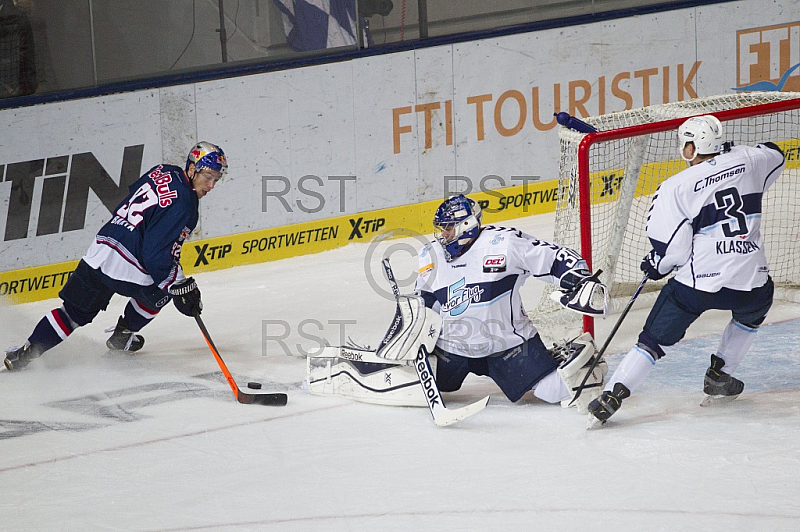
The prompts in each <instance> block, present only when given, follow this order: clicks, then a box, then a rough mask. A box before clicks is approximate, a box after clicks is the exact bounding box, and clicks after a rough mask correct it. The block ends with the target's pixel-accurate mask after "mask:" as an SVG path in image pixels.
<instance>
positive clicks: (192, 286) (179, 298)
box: [169, 277, 203, 316]
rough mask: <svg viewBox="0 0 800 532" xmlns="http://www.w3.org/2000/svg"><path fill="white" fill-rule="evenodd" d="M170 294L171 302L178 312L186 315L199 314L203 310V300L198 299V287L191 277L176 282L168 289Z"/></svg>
mask: <svg viewBox="0 0 800 532" xmlns="http://www.w3.org/2000/svg"><path fill="white" fill-rule="evenodd" d="M169 293H170V294H172V296H173V299H172V302H173V303H175V308H176V309H178V312H180V313H181V314H185V315H186V316H199V315H200V312H202V310H203V302H202V301H201V300H200V289H199V288H197V283H196V282H194V278H193V277H189V278H187V279H184V280H183V281H180V282H177V283H175V284H174V285H172V287H170V289H169Z"/></svg>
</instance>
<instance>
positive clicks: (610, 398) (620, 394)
mask: <svg viewBox="0 0 800 532" xmlns="http://www.w3.org/2000/svg"><path fill="white" fill-rule="evenodd" d="M630 395H631V391H630V390H629V389H628V388H627V387H626V386H625V385H624V384H622V383H621V382H618V383H616V384H614V389H613V390H612V391H610V392H609V391H605V392H603V393H602V394H600V397H598V398H597V399H595V400H594V401H592V402H591V403H589V423H588V425H587V427H586V428H588V429H592V428H595V427H598V426H600V425H605V423H606V421H608V418H610V417H611V416H613V415H614V412H616V411H617V410H619V407H620V406H622V400H623V399H627V398H628V397H630Z"/></svg>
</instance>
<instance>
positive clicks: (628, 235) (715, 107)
mask: <svg viewBox="0 0 800 532" xmlns="http://www.w3.org/2000/svg"><path fill="white" fill-rule="evenodd" d="M703 114H713V115H714V116H716V117H717V118H719V120H720V121H721V122H722V123H723V128H724V130H723V132H724V138H725V140H726V141H729V142H733V143H734V144H738V145H742V144H747V145H754V144H757V143H759V142H766V141H771V142H774V143H776V144H778V145H779V146H780V147H781V149H782V150H783V152H784V153H785V154H786V159H787V165H786V169H785V170H784V171H783V174H782V175H781V177H780V178H779V179H778V181H777V182H776V183H775V184H774V185H773V186H772V187H771V188H770V189H769V190H768V192H767V194H766V196H765V198H764V207H763V211H764V212H763V215H762V216H763V218H762V220H763V221H762V232H763V233H764V235H763V238H764V244H765V251H766V254H767V259H768V261H769V265H770V275H771V276H772V279H773V280H774V282H775V286H776V298H782V299H791V300H798V298H797V294H798V292H797V291H796V289H797V288H798V285H800V272H798V269H800V247H799V246H798V240H800V223H799V222H800V212H798V211H800V205H799V203H800V193H799V192H798V189H799V188H800V183H798V178H800V163H799V162H798V158H800V141H798V139H800V93H789V92H747V93H736V94H726V95H720V96H710V97H706V98H699V99H694V100H689V101H683V102H676V103H670V104H663V105H654V106H649V107H644V108H641V109H634V110H629V111H622V112H618V113H612V114H607V115H602V116H597V117H591V118H587V119H585V122H587V123H589V124H591V125H592V126H594V127H595V128H597V130H598V132H597V133H590V134H583V133H579V132H577V131H574V130H571V129H568V128H563V127H562V128H561V129H560V131H559V137H560V143H561V154H560V162H559V179H558V199H557V203H556V214H555V229H554V234H553V240H554V242H557V243H559V244H562V245H565V246H568V247H570V248H572V249H575V250H578V251H580V252H581V254H582V255H583V257H584V258H585V259H586V260H587V262H588V263H589V266H590V268H591V269H592V271H597V270H598V269H602V270H603V273H602V274H601V276H600V278H601V280H602V281H603V282H604V283H605V284H606V285H607V286H608V288H609V290H610V296H611V302H612V309H613V308H621V307H622V306H623V305H621V304H620V302H623V301H627V299H628V298H630V296H631V295H632V294H633V291H634V290H635V289H636V287H637V286H638V285H639V283H640V282H641V280H642V277H643V273H642V272H641V270H640V269H639V265H640V263H641V261H642V257H644V256H645V255H646V254H647V253H648V252H649V251H650V249H651V247H652V246H651V245H650V242H649V240H648V239H647V236H646V233H645V224H646V220H647V211H648V209H649V207H650V202H651V200H652V197H653V194H654V193H655V191H656V189H657V188H658V186H659V184H660V183H661V182H662V181H664V180H665V179H667V178H668V177H670V176H672V175H674V174H676V173H677V172H679V171H681V170H683V169H684V168H686V167H687V163H686V162H685V161H684V160H683V159H682V158H681V157H680V154H679V151H678V135H677V130H678V127H679V126H680V125H681V124H682V123H683V122H684V121H685V120H686V118H688V117H691V116H696V115H703ZM668 279H669V276H668V277H666V278H664V279H662V280H660V281H648V283H647V284H646V285H645V290H644V292H646V293H657V292H658V290H660V289H661V287H662V286H663V285H664V283H666V281H667V280H668ZM643 299H645V300H650V301H652V300H653V299H654V298H653V297H649V298H648V297H645V298H643ZM531 318H532V319H533V320H534V322H536V324H537V325H538V326H540V330H541V332H542V333H543V334H544V335H546V336H547V337H548V338H549V339H550V340H557V339H560V338H567V337H572V336H575V335H577V334H579V333H580V331H581V329H582V330H583V331H589V332H592V333H594V324H593V320H592V318H590V317H583V322H581V317H580V316H579V315H577V314H575V313H572V312H568V311H565V310H563V308H562V307H560V306H558V305H557V304H556V303H554V302H553V301H551V300H550V298H549V297H548V294H545V295H544V296H543V297H542V300H541V302H540V303H539V306H538V308H537V309H536V311H535V312H534V313H532V315H531Z"/></svg>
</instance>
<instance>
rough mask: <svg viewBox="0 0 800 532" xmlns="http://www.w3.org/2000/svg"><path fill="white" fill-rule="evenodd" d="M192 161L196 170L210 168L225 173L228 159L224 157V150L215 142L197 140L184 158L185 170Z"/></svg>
mask: <svg viewBox="0 0 800 532" xmlns="http://www.w3.org/2000/svg"><path fill="white" fill-rule="evenodd" d="M192 163H194V168H195V171H196V172H199V171H200V170H202V169H203V168H210V169H211V170H214V171H216V172H219V173H221V174H224V173H225V170H227V169H228V160H227V159H226V158H225V152H224V151H222V148H220V147H219V146H217V145H216V144H211V143H210V142H205V141H203V142H198V143H197V144H195V145H194V147H193V148H192V151H190V152H189V157H187V158H186V171H187V172H188V171H189V165H190V164H192Z"/></svg>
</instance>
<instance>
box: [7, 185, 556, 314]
mask: <svg viewBox="0 0 800 532" xmlns="http://www.w3.org/2000/svg"><path fill="white" fill-rule="evenodd" d="M557 194H558V188H557V182H556V181H545V182H540V183H526V184H523V185H517V186H513V187H507V188H503V189H497V190H489V191H483V192H478V193H474V194H470V197H471V198H472V199H474V200H476V201H478V202H479V203H480V204H481V207H482V208H483V212H484V216H483V222H484V224H491V223H497V222H501V221H504V220H510V219H514V218H520V217H524V216H531V215H534V214H542V213H546V212H553V211H554V210H555V207H556V199H557ZM439 203H441V200H433V201H427V202H424V203H418V204H414V205H403V206H400V207H391V208H387V209H379V210H375V211H369V212H363V213H358V214H348V215H344V216H337V217H335V218H327V219H324V220H315V221H311V222H304V223H300V224H294V225H287V226H282V227H273V228H269V229H262V230H258V231H250V232H247V233H240V234H236V235H229V236H222V237H216V238H208V239H203V240H196V241H193V240H189V241H187V242H186V243H184V245H183V250H182V252H181V264H182V265H183V268H184V271H185V272H186V273H187V274H192V273H195V272H204V271H212V270H219V269H223V268H231V267H233V266H241V265H244V264H257V263H261V262H267V261H273V260H280V259H285V258H289V257H295V256H298V255H306V254H310V253H319V252H321V251H326V250H330V249H335V248H338V247H341V246H346V245H347V244H351V243H353V242H369V241H371V240H372V239H373V238H374V237H376V236H377V235H379V234H382V233H384V232H386V231H397V230H403V231H402V232H403V233H405V234H409V233H419V234H430V233H432V232H433V226H432V224H431V221H432V219H433V213H434V211H435V210H436V207H437V206H438V205H439ZM86 245H87V247H88V245H89V242H87V243H86ZM77 264H78V261H69V262H61V263H58V264H47V265H43V266H36V267H33V268H24V269H19V270H12V271H7V272H0V297H5V298H7V299H8V300H9V301H11V302H13V303H27V302H30V301H39V300H42V299H50V298H54V297H57V296H58V292H59V290H61V287H62V286H64V283H65V282H66V281H67V279H68V278H69V276H70V274H71V273H72V271H73V270H74V269H75V266H76V265H77Z"/></svg>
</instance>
